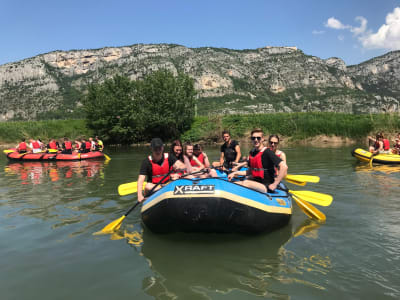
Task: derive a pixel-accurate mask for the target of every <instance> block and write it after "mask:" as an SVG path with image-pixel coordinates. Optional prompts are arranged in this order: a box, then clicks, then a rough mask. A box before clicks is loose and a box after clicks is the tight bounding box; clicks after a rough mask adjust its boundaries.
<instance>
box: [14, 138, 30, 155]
mask: <svg viewBox="0 0 400 300" xmlns="http://www.w3.org/2000/svg"><path fill="white" fill-rule="evenodd" d="M15 148H17V151H18V152H19V153H26V152H27V151H28V150H29V149H28V148H29V147H28V145H27V144H26V142H25V139H24V138H22V139H21V143H19V144H18V145H17V147H15Z"/></svg>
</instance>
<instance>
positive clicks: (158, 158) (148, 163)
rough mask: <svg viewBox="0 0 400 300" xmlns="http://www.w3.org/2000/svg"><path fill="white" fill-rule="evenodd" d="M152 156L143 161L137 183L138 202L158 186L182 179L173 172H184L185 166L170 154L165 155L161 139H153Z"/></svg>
mask: <svg viewBox="0 0 400 300" xmlns="http://www.w3.org/2000/svg"><path fill="white" fill-rule="evenodd" d="M150 148H151V155H150V156H149V157H147V158H146V159H144V160H143V162H142V165H141V167H140V171H139V178H138V181H137V196H138V201H139V202H142V201H143V200H144V196H145V195H148V193H149V192H150V191H151V190H152V189H153V188H154V187H155V186H156V185H158V186H159V188H161V184H164V183H166V182H168V181H169V180H171V179H172V180H175V179H178V178H179V177H180V175H179V174H178V173H174V174H171V173H170V171H171V170H184V169H185V164H184V163H183V162H181V161H180V160H178V159H177V158H176V157H173V156H172V155H168V153H164V144H163V142H162V140H161V139H160V138H153V139H152V140H151V143H150ZM146 177H147V181H148V182H147V184H146V186H145V189H144V195H143V192H142V191H143V184H144V181H145V179H146Z"/></svg>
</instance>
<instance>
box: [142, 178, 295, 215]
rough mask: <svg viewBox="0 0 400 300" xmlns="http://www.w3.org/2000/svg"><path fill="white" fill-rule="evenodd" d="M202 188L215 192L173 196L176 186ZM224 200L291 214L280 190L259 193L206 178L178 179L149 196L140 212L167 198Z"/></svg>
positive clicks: (284, 196)
mask: <svg viewBox="0 0 400 300" xmlns="http://www.w3.org/2000/svg"><path fill="white" fill-rule="evenodd" d="M185 185H188V186H202V185H213V186H215V192H214V193H213V194H181V195H178V194H175V195H174V190H175V187H176V186H185ZM190 197H196V198H226V199H229V200H231V201H234V202H238V203H241V204H243V205H247V206H250V207H254V208H258V209H261V210H263V211H267V212H272V213H283V214H291V213H292V201H291V198H290V197H289V195H288V194H287V193H286V192H285V191H282V190H276V192H274V193H268V194H264V193H260V192H257V191H255V190H252V189H249V188H246V187H243V186H241V185H238V184H234V183H231V182H229V181H226V180H223V179H218V178H206V179H199V180H192V179H179V180H176V181H173V182H171V183H169V184H167V185H166V186H164V187H163V188H162V189H160V190H159V191H157V192H156V193H154V194H153V195H152V196H150V197H149V198H148V199H147V200H146V201H145V202H144V203H143V206H142V212H144V211H146V210H147V209H149V208H150V207H152V206H154V205H156V204H157V203H159V202H161V201H163V200H165V199H169V198H190Z"/></svg>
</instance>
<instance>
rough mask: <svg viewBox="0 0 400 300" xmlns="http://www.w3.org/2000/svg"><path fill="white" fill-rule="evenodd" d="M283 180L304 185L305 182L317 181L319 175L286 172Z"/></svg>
mask: <svg viewBox="0 0 400 300" xmlns="http://www.w3.org/2000/svg"><path fill="white" fill-rule="evenodd" d="M285 180H286V181H287V182H290V183H293V184H297V185H301V186H305V185H306V184H307V182H311V183H318V182H319V177H318V176H312V175H291V174H287V175H286V177H285Z"/></svg>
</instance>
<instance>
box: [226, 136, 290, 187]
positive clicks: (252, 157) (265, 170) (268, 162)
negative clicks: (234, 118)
mask: <svg viewBox="0 0 400 300" xmlns="http://www.w3.org/2000/svg"><path fill="white" fill-rule="evenodd" d="M251 141H252V143H253V145H254V148H253V149H252V150H251V151H250V154H249V163H248V165H249V168H248V169H247V171H235V172H232V173H231V174H229V175H228V179H229V180H232V178H233V177H235V176H240V175H241V176H244V175H247V176H249V179H247V180H244V181H239V182H237V183H238V184H240V185H244V186H246V187H248V188H251V189H254V190H257V191H260V192H263V193H266V192H268V191H274V190H275V189H276V188H277V186H278V184H279V183H280V182H281V180H282V179H283V178H285V176H286V174H287V169H288V167H287V165H286V163H285V162H284V161H283V160H282V159H280V158H279V157H278V156H276V155H275V153H274V152H272V151H271V150H270V149H268V148H266V147H264V145H263V142H264V133H263V131H262V130H261V129H260V128H256V129H254V130H253V131H252V132H251ZM275 168H277V169H278V173H277V175H276V176H275Z"/></svg>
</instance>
